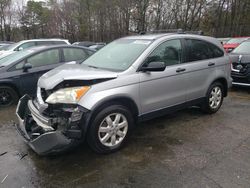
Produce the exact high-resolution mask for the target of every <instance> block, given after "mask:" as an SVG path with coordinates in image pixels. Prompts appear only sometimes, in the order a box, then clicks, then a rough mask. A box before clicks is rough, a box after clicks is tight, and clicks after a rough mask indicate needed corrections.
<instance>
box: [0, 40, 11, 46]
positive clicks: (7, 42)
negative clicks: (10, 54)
mask: <svg viewBox="0 0 250 188" xmlns="http://www.w3.org/2000/svg"><path fill="white" fill-rule="evenodd" d="M10 44H14V42H11V41H0V47H2V46H6V45H10Z"/></svg>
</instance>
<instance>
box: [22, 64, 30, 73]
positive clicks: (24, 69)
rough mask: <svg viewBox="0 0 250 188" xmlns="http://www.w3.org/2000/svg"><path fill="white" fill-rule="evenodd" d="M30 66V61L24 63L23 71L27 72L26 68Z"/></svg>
mask: <svg viewBox="0 0 250 188" xmlns="http://www.w3.org/2000/svg"><path fill="white" fill-rule="evenodd" d="M31 68H32V65H31V64H30V63H26V64H24V65H23V72H28V70H29V69H31Z"/></svg>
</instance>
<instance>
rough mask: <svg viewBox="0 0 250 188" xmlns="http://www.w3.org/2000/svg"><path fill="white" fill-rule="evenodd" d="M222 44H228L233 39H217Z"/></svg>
mask: <svg viewBox="0 0 250 188" xmlns="http://www.w3.org/2000/svg"><path fill="white" fill-rule="evenodd" d="M217 39H218V40H219V41H220V42H221V44H223V45H224V44H226V43H227V42H228V41H229V40H230V39H231V38H217Z"/></svg>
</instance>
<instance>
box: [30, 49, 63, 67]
mask: <svg viewBox="0 0 250 188" xmlns="http://www.w3.org/2000/svg"><path fill="white" fill-rule="evenodd" d="M59 62H60V56H59V50H57V49H53V50H48V51H45V52H41V53H39V54H36V55H34V56H32V57H30V58H28V59H27V63H30V64H31V65H32V67H40V66H46V65H52V64H56V63H59Z"/></svg>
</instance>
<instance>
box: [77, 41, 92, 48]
mask: <svg viewBox="0 0 250 188" xmlns="http://www.w3.org/2000/svg"><path fill="white" fill-rule="evenodd" d="M95 44H96V43H95V42H91V41H82V42H74V43H73V44H72V45H76V46H84V47H89V46H93V45H95Z"/></svg>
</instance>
